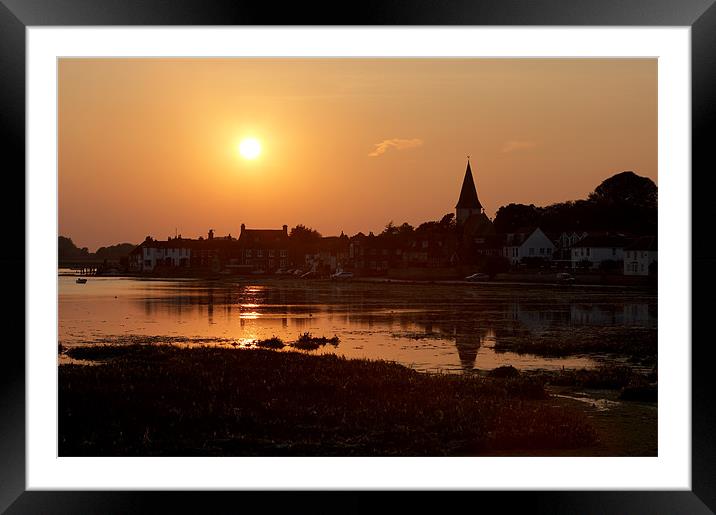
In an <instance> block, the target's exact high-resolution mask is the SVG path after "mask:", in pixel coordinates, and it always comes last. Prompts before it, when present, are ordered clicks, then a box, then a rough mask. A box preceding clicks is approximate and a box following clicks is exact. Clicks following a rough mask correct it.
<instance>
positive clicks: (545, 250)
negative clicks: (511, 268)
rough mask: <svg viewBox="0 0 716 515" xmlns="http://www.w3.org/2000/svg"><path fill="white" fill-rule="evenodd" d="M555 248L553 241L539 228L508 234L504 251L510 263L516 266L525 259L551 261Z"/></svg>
mask: <svg viewBox="0 0 716 515" xmlns="http://www.w3.org/2000/svg"><path fill="white" fill-rule="evenodd" d="M554 248H555V247H554V243H553V242H552V240H550V239H549V238H548V237H547V235H546V234H545V233H544V232H542V229H540V228H539V227H537V228H536V229H529V230H520V231H517V232H514V233H510V234H507V235H506V238H505V244H504V247H503V249H502V251H503V255H504V256H505V257H506V258H507V259H508V260H509V261H510V263H512V264H513V265H516V264H518V263H519V262H520V261H521V260H522V259H524V258H543V259H545V260H551V259H552V254H553V253H554Z"/></svg>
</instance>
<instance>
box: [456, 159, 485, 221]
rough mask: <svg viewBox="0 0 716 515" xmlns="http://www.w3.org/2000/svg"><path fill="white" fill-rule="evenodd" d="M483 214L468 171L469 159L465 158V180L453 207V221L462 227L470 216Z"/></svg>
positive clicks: (470, 173)
mask: <svg viewBox="0 0 716 515" xmlns="http://www.w3.org/2000/svg"><path fill="white" fill-rule="evenodd" d="M483 212H484V209H483V208H482V204H480V200H479V199H478V198H477V189H476V188H475V181H474V179H473V178H472V170H471V169H470V158H469V157H468V158H467V170H465V178H464V179H463V180H462V189H461V190H460V198H459V199H458V201H457V205H456V206H455V220H456V221H457V224H458V225H462V224H463V223H465V221H466V220H467V219H468V218H470V216H471V215H479V214H482V213H483Z"/></svg>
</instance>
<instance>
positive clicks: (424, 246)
mask: <svg viewBox="0 0 716 515" xmlns="http://www.w3.org/2000/svg"><path fill="white" fill-rule="evenodd" d="M423 248H424V249H427V248H428V240H423Z"/></svg>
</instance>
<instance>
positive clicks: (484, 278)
mask: <svg viewBox="0 0 716 515" xmlns="http://www.w3.org/2000/svg"><path fill="white" fill-rule="evenodd" d="M465 280H466V281H489V280H490V276H489V275H487V274H483V273H480V272H478V273H476V274H472V275H468V276H467V277H465Z"/></svg>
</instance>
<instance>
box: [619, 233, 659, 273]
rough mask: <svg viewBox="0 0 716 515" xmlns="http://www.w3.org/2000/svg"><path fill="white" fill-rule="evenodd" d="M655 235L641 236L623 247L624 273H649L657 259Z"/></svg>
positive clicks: (652, 270) (652, 271)
mask: <svg viewBox="0 0 716 515" xmlns="http://www.w3.org/2000/svg"><path fill="white" fill-rule="evenodd" d="M656 244H657V241H656V236H643V237H641V238H638V239H637V240H635V241H634V242H633V243H631V244H630V245H627V246H626V247H624V275H649V273H650V271H651V273H655V272H654V269H653V268H652V269H651V270H650V267H651V265H652V263H653V264H656V261H657V245H656Z"/></svg>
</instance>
